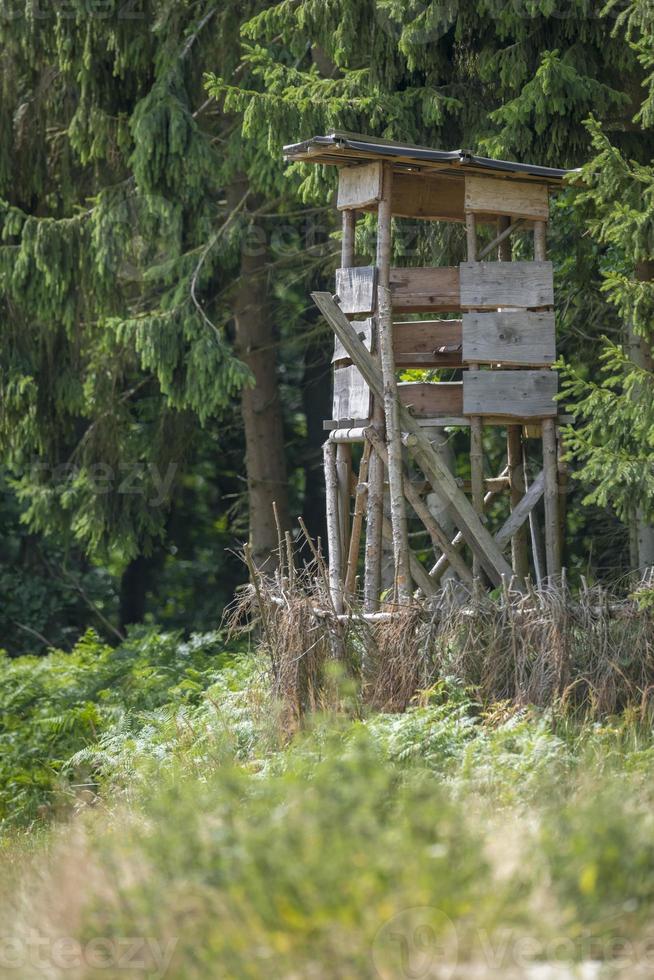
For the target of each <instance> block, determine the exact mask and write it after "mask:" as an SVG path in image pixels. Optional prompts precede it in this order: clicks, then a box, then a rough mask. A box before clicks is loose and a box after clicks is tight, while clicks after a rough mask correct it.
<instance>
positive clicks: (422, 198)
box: [392, 172, 464, 221]
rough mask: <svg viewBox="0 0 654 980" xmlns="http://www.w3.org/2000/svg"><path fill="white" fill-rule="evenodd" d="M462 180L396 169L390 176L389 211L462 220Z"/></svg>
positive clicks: (433, 218) (409, 215) (408, 215)
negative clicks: (391, 190) (390, 207)
mask: <svg viewBox="0 0 654 980" xmlns="http://www.w3.org/2000/svg"><path fill="white" fill-rule="evenodd" d="M463 195H464V182H463V180H461V178H460V177H440V176H438V177H428V176H426V175H425V174H407V173H401V172H398V173H396V174H394V177H393V197H392V209H393V214H395V215H398V216H399V217H402V218H425V219H428V220H431V221H463Z"/></svg>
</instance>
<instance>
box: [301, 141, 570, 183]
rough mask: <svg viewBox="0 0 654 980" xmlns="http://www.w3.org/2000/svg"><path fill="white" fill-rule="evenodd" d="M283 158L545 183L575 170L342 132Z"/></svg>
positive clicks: (308, 143)
mask: <svg viewBox="0 0 654 980" xmlns="http://www.w3.org/2000/svg"><path fill="white" fill-rule="evenodd" d="M284 158H285V159H286V160H290V161H302V162H304V163H323V164H328V165H331V166H346V165H348V164H355V163H364V162H373V161H375V160H388V161H390V162H392V163H393V165H394V169H396V170H398V171H402V170H405V171H406V170H408V171H416V172H425V173H428V172H430V171H431V172H434V171H438V172H440V173H450V174H452V175H455V174H456V175H459V176H464V174H465V173H466V172H469V171H474V172H478V173H482V172H483V173H487V174H488V175H489V176H491V175H492V176H495V177H505V178H509V179H515V180H537V181H539V182H541V183H546V184H560V183H561V181H562V180H563V178H564V177H565V176H566V175H567V174H569V173H574V171H572V170H564V169H561V168H558V167H541V166H538V165H536V164H532V163H517V162H515V161H512V160H493V159H491V158H490V157H480V156H477V155H476V154H474V153H472V152H471V151H470V150H434V149H431V148H430V147H427V146H416V145H413V144H411V143H395V142H392V141H389V140H382V139H377V138H376V137H373V136H364V135H362V134H359V133H346V132H342V131H336V132H333V133H331V134H330V135H328V136H313V137H311V139H308V140H304V141H303V142H302V143H292V144H290V145H289V146H285V147H284Z"/></svg>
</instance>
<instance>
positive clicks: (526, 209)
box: [465, 174, 549, 221]
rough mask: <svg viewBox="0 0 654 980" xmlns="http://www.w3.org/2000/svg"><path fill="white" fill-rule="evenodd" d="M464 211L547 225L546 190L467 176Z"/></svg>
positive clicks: (527, 184)
mask: <svg viewBox="0 0 654 980" xmlns="http://www.w3.org/2000/svg"><path fill="white" fill-rule="evenodd" d="M465 210H466V211H474V212H475V213H477V214H509V215H513V216H515V217H517V218H533V219H535V220H541V221H547V219H548V217H549V203H548V197H547V186H546V185H545V184H534V183H521V182H520V181H517V180H502V179H501V178H497V177H475V176H473V175H472V174H469V175H467V176H466V190H465Z"/></svg>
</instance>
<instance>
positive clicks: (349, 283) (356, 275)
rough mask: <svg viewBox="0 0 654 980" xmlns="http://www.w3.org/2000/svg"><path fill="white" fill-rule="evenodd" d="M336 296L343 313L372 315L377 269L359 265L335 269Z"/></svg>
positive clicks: (375, 301)
mask: <svg viewBox="0 0 654 980" xmlns="http://www.w3.org/2000/svg"><path fill="white" fill-rule="evenodd" d="M336 295H337V296H338V305H339V306H340V308H341V309H342V311H343V313H351V314H356V313H372V312H373V311H374V309H375V305H376V303H377V268H376V267H375V266H374V265H360V266H356V267H354V268H349V269H337V270H336Z"/></svg>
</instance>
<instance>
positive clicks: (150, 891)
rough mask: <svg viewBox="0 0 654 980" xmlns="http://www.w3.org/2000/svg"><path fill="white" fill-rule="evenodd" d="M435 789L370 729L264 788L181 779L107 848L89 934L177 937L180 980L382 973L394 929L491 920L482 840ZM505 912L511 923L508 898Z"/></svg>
mask: <svg viewBox="0 0 654 980" xmlns="http://www.w3.org/2000/svg"><path fill="white" fill-rule="evenodd" d="M425 776H426V773H425V770H422V771H418V770H416V771H414V772H412V773H411V774H410V775H408V776H407V773H406V772H403V771H402V770H401V769H398V768H397V767H396V766H395V765H394V764H393V763H391V762H389V761H388V758H387V757H386V756H385V754H384V752H383V751H380V747H379V745H378V744H377V741H376V739H375V738H374V737H372V735H371V734H370V733H367V732H365V731H364V730H363V729H362V728H361V726H356V734H354V735H352V736H351V737H350V738H348V739H347V740H346V741H345V742H344V741H343V739H342V738H341V736H340V735H336V736H333V737H331V738H327V739H326V741H325V742H324V743H323V744H322V750H321V755H320V758H319V760H316V758H315V756H314V755H312V754H303V753H298V752H296V753H294V755H293V757H292V760H289V764H288V766H287V767H286V768H285V770H284V771H283V772H276V773H272V772H269V773H268V774H267V775H266V776H265V778H254V779H253V778H251V777H250V776H248V775H247V774H246V773H245V772H244V771H243V770H242V769H241V770H239V769H234V768H231V767H228V766H224V767H221V768H219V769H217V770H215V771H214V772H213V774H211V776H210V777H209V778H207V779H206V780H205V781H203V782H195V781H192V782H191V781H188V780H185V779H183V778H180V775H179V774H177V777H176V778H172V779H170V780H168V781H167V782H166V784H165V785H164V787H163V788H162V790H161V791H160V792H157V793H155V794H154V798H153V799H151V801H150V802H149V803H148V804H147V805H146V806H145V813H144V817H145V819H144V820H140V819H139V820H131V821H129V822H128V825H127V826H125V824H124V823H123V822H121V823H119V824H118V825H117V826H116V829H115V831H114V832H113V833H112V834H111V835H110V836H109V837H107V836H106V835H103V837H102V839H100V840H98V841H97V844H96V845H94V846H97V848H98V849H99V853H100V855H101V858H102V860H103V861H104V862H106V864H107V866H108V867H109V868H111V869H112V870H111V874H112V880H114V881H117V882H118V884H117V887H116V890H115V891H114V892H113V894H112V897H111V900H110V901H109V902H107V901H106V900H105V899H104V898H103V900H102V901H99V902H98V903H97V904H96V905H95V906H94V907H93V908H92V909H91V910H90V912H89V914H88V915H87V919H86V929H85V936H88V937H94V936H104V937H107V936H108V937H113V936H121V935H125V934H130V935H134V934H138V935H144V936H150V935H157V936H159V937H171V936H175V937H177V939H178V942H177V948H176V951H175V958H174V960H173V964H172V966H171V967H170V969H169V971H168V973H167V976H169V977H184V978H192V977H203V978H204V977H206V976H211V975H216V974H215V970H216V968H217V965H218V964H219V970H220V975H222V976H238V977H244V978H245V977H261V976H264V975H265V976H308V977H311V976H316V977H318V976H320V977H330V976H333V977H336V976H340V977H342V976H368V975H374V971H373V970H372V968H371V959H370V958H371V950H372V948H373V945H374V943H375V937H376V935H377V933H378V931H379V930H380V929H381V928H382V927H384V925H385V924H386V923H388V922H389V920H390V921H391V923H392V920H393V917H394V916H395V915H397V914H401V913H403V912H404V911H405V910H406V909H411V908H415V907H416V906H419V907H425V906H426V907H428V908H434V909H437V910H439V913H443V914H444V915H445V916H447V917H449V918H450V919H451V920H454V921H457V922H461V923H465V921H466V919H467V918H468V917H474V920H475V922H477V923H479V922H481V923H483V922H484V919H485V916H486V913H487V903H486V899H485V897H484V896H487V895H488V894H489V890H488V882H489V866H488V862H487V860H486V859H485V857H484V854H483V851H482V847H481V839H480V837H479V834H478V833H477V832H476V831H475V830H474V829H473V828H472V827H471V826H470V825H469V823H468V821H467V819H466V815H465V812H464V810H463V808H462V807H461V806H460V805H459V804H458V803H456V802H455V801H454V800H453V799H451V798H450V797H449V796H448V794H447V793H446V792H445V791H444V790H443V788H442V787H441V785H440V784H439V783H438V781H436V780H434V779H433V778H425ZM125 868H130V869H131V871H130V874H129V875H126V874H124V872H123V870H122V869H125ZM493 906H494V912H495V913H497V911H498V908H499V907H500V906H501V907H502V909H503V912H507V914H509V913H508V911H507V910H508V908H509V906H510V895H509V893H508V892H507V893H506V895H504V896H503V897H500V895H499V893H498V892H496V893H495V894H494V896H493ZM505 906H506V907H505ZM473 914H474V915H473ZM462 928H463V929H464V930H465V927H464V926H462ZM126 931H127V932H126ZM438 938H439V939H442V938H443V937H440V936H439V937H438ZM388 975H389V976H391V975H394V974H393V973H392V972H391V973H389V974H388ZM395 975H401V973H397V974H395Z"/></svg>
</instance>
